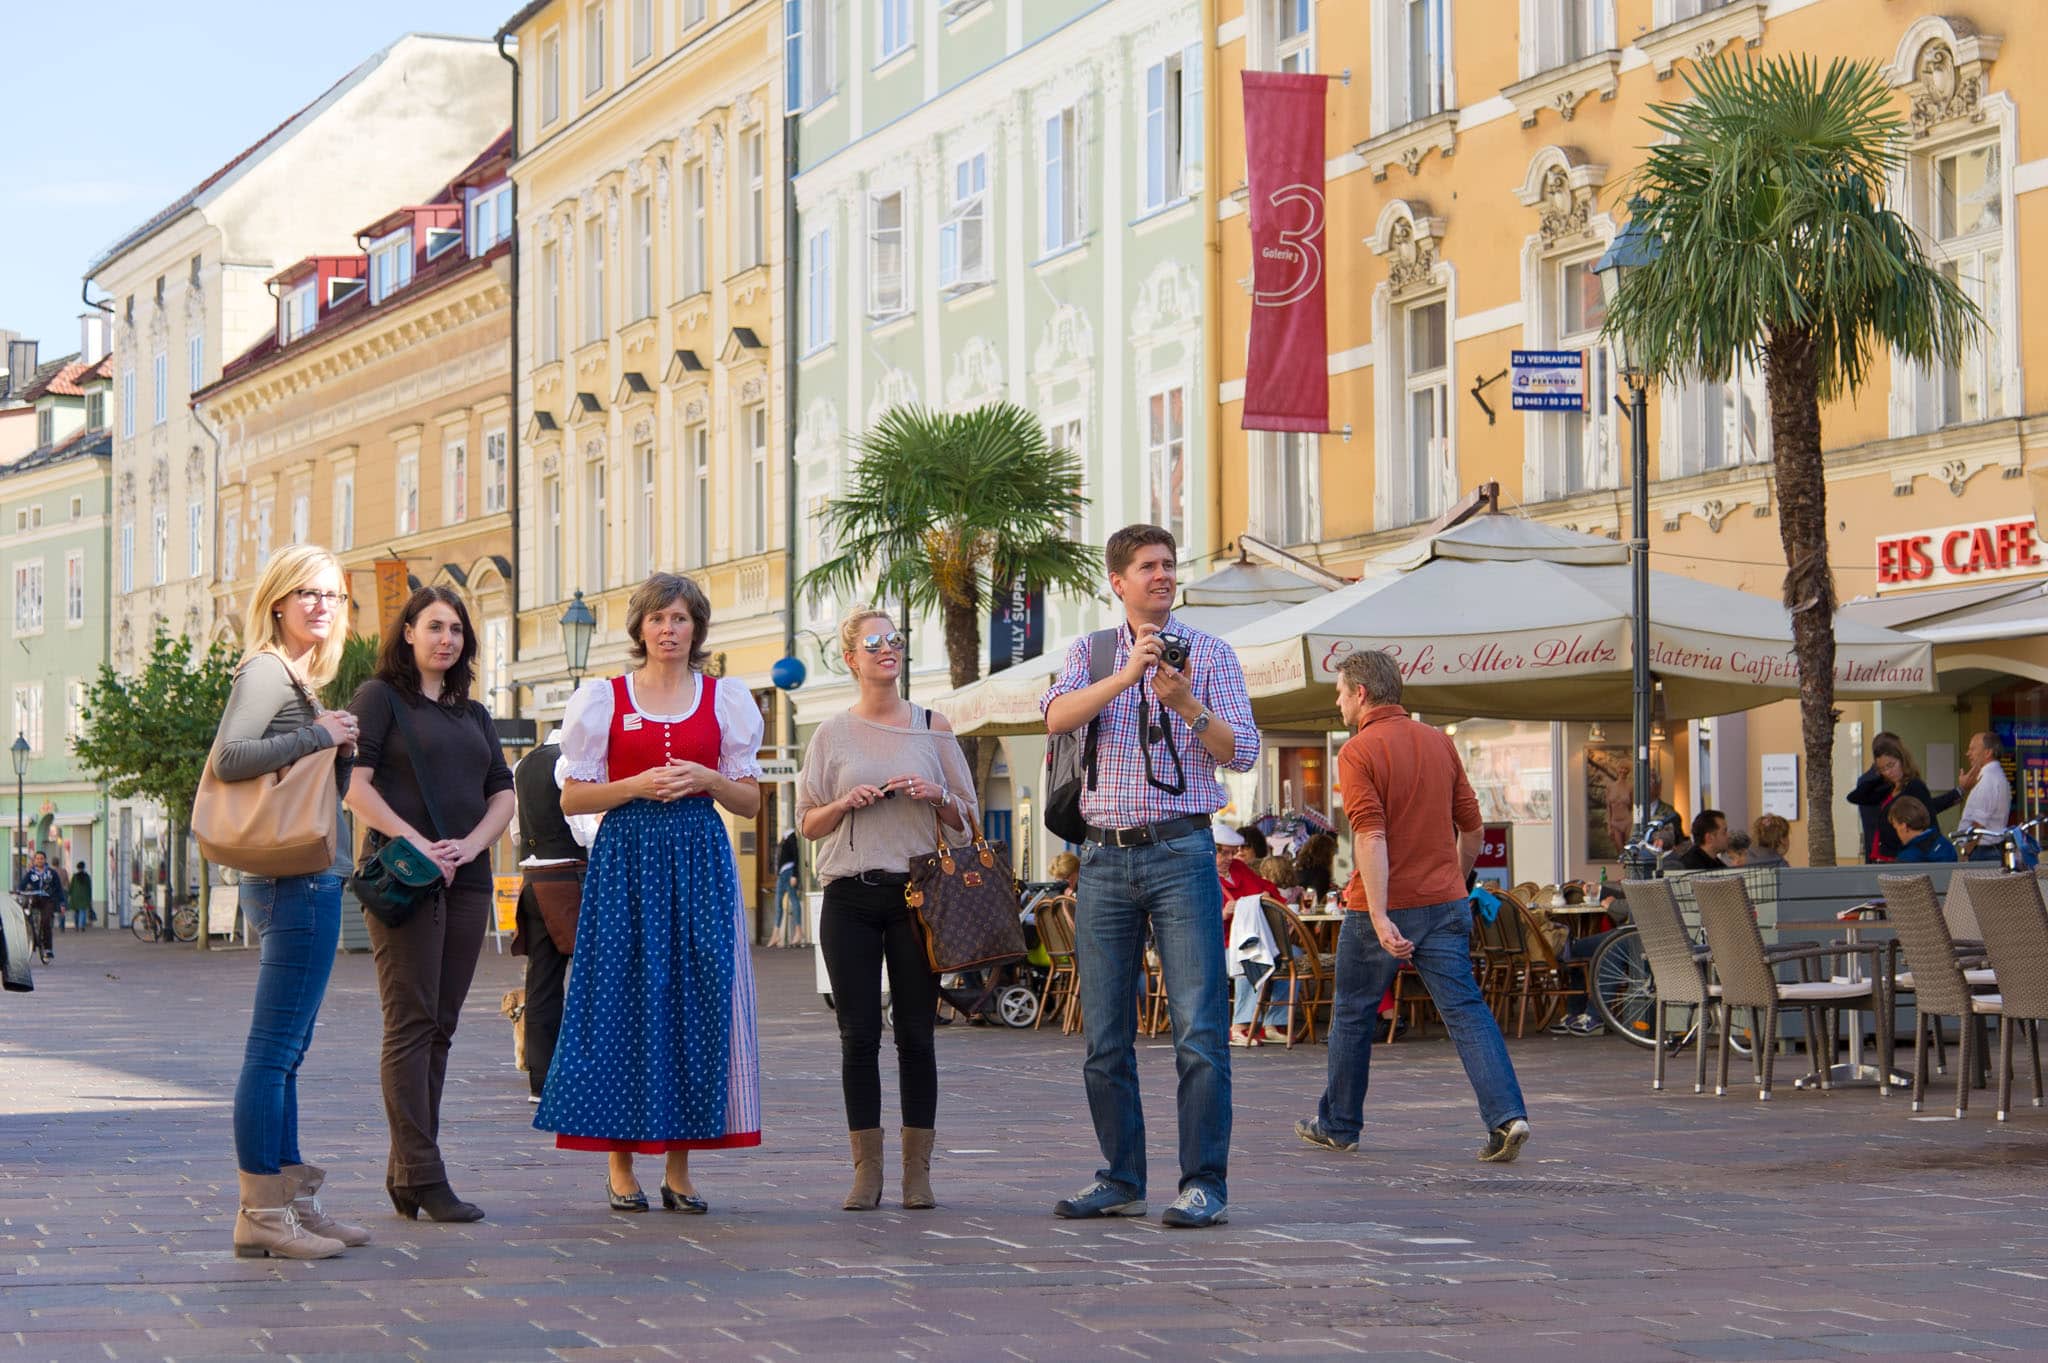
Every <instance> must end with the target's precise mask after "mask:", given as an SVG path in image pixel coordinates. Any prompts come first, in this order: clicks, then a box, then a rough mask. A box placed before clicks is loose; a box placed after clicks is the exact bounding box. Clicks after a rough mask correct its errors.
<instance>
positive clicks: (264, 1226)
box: [235, 1174, 347, 1259]
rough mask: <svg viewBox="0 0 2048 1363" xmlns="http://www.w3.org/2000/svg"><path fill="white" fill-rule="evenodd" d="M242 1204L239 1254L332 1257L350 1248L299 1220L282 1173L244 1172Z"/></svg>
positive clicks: (237, 1221) (250, 1256) (238, 1214)
mask: <svg viewBox="0 0 2048 1363" xmlns="http://www.w3.org/2000/svg"><path fill="white" fill-rule="evenodd" d="M239 1178H240V1181H241V1194H242V1205H241V1208H240V1210H239V1211H237V1212H236V1213H235V1257H236V1258H238V1259H260V1258H262V1257H263V1256H264V1255H266V1254H267V1255H269V1256H271V1257H272V1258H275V1259H332V1258H333V1257H334V1256H335V1255H337V1254H339V1253H341V1252H342V1250H344V1249H346V1248H347V1246H345V1245H343V1244H342V1243H341V1241H339V1240H331V1239H329V1238H328V1237H326V1236H324V1235H315V1234H313V1233H312V1232H311V1231H309V1230H307V1229H306V1228H305V1227H304V1226H301V1225H300V1224H299V1218H298V1214H297V1213H296V1212H294V1211H293V1210H292V1204H291V1199H290V1198H289V1196H288V1195H287V1194H286V1191H285V1181H284V1176H283V1175H282V1174H241V1175H239Z"/></svg>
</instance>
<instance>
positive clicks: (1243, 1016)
mask: <svg viewBox="0 0 2048 1363" xmlns="http://www.w3.org/2000/svg"><path fill="white" fill-rule="evenodd" d="M1230 983H1231V988H1232V990H1233V994H1232V998H1233V999H1234V1004H1233V1006H1232V1008H1231V1010H1230V1025H1231V1026H1233V1027H1247V1026H1250V1025H1251V1020H1252V1014H1253V1013H1255V1012H1257V1011H1258V1008H1259V986H1258V985H1255V984H1253V983H1252V982H1251V981H1250V980H1248V979H1246V978H1245V977H1244V976H1242V975H1233V976H1232V977H1231V980H1230ZM1292 991H1293V986H1292V985H1290V984H1288V983H1287V981H1285V980H1275V981H1273V993H1272V997H1271V998H1269V999H1267V1000H1266V1025H1267V1026H1268V1027H1285V1026H1286V1025H1287V996H1288V994H1289V993H1291V992H1292Z"/></svg>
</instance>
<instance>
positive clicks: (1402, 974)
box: [1387, 956, 1483, 1046]
mask: <svg viewBox="0 0 2048 1363" xmlns="http://www.w3.org/2000/svg"><path fill="white" fill-rule="evenodd" d="M1482 968H1483V967H1482V965H1481V963H1480V960H1479V958H1478V957H1476V956H1475V957H1473V960H1472V973H1473V975H1474V976H1475V977H1476V976H1479V973H1480V971H1481V969H1482ZM1393 990H1394V1009H1393V1011H1392V1012H1390V1013H1388V1014H1387V1044H1388V1045H1389V1046H1391V1045H1393V1044H1394V1043H1395V1042H1396V1041H1399V1040H1400V1039H1401V1010H1402V1009H1403V1008H1406V1009H1407V1010H1408V1025H1409V1027H1410V1028H1411V1029H1413V1030H1414V1032H1415V1036H1416V1038H1417V1039H1418V1040H1420V1039H1421V1037H1422V1034H1423V1032H1424V1031H1426V1030H1427V1029H1428V1027H1429V1015H1430V1013H1432V1012H1434V1011H1435V1009H1436V1001H1435V1000H1434V999H1432V998H1430V996H1429V989H1428V987H1427V986H1426V985H1424V984H1423V983H1422V972H1421V971H1419V970H1417V969H1416V968H1415V967H1414V965H1413V964H1411V963H1410V962H1407V961H1403V962H1401V968H1400V969H1399V970H1397V971H1395V972H1394V985H1393Z"/></svg>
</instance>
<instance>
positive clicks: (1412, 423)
mask: <svg viewBox="0 0 2048 1363" xmlns="http://www.w3.org/2000/svg"><path fill="white" fill-rule="evenodd" d="M1397 326H1398V332H1397V336H1398V340H1399V346H1400V352H1401V353H1400V356H1399V365H1400V369H1399V374H1400V380H1401V394H1400V401H1401V406H1400V411H1399V426H1400V435H1399V440H1398V442H1397V450H1398V453H1399V457H1400V459H1401V461H1402V478H1401V482H1402V483H1403V484H1404V485H1405V486H1406V488H1407V491H1408V516H1407V519H1408V520H1410V521H1424V520H1428V519H1429V518H1430V517H1432V516H1434V515H1436V514H1437V513H1438V512H1440V511H1442V510H1443V509H1444V508H1443V501H1444V500H1445V499H1444V498H1443V496H1442V495H1441V494H1442V486H1441V485H1442V482H1443V479H1442V476H1441V470H1442V468H1443V464H1444V460H1445V459H1446V458H1447V457H1448V456H1447V451H1448V449H1449V445H1448V441H1449V439H1450V403H1451V383H1450V318H1449V305H1448V304H1447V303H1446V302H1445V300H1443V299H1441V298H1438V299H1435V300H1434V301H1432V302H1427V303H1416V304H1413V305H1411V306H1409V307H1406V308H1403V309H1401V311H1400V313H1399V315H1398V321H1397Z"/></svg>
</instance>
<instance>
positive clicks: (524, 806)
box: [512, 729, 597, 1103]
mask: <svg viewBox="0 0 2048 1363" xmlns="http://www.w3.org/2000/svg"><path fill="white" fill-rule="evenodd" d="M561 756H562V731H561V730H560V729H557V730H555V731H554V732H553V733H551V734H549V735H548V741H547V742H545V743H543V744H541V745H540V746H539V747H538V748H535V749H534V750H533V751H532V752H530V753H528V754H526V756H524V757H522V758H520V759H519V765H518V766H516V767H514V768H513V769H512V788H513V791H514V793H515V794H516V795H517V797H518V822H517V823H516V825H515V827H516V828H517V829H518V839H519V847H520V850H521V852H522V854H523V855H522V856H521V857H520V859H519V871H520V884H519V908H518V916H517V920H516V927H515V930H514V931H513V933H512V954H513V955H514V956H524V957H525V958H526V1010H525V1012H524V1013H523V1014H522V1017H523V1018H524V1020H525V1024H526V1083H527V1092H528V1096H529V1098H530V1099H531V1100H532V1101H533V1102H536V1103H538V1102H539V1101H540V1096H541V1094H542V1093H543V1092H545V1091H546V1089H547V1086H548V1062H549V1061H551V1060H552V1059H554V1055H555V1037H556V1036H557V1035H558V1034H559V1033H560V1032H561V1030H562V995H563V992H564V990H565V988H566V987H567V985H568V981H569V960H570V957H571V956H572V955H574V953H575V951H576V917H577V913H578V911H579V910H580V909H581V908H582V905H583V873H584V869H585V867H586V866H587V865H588V861H587V859H586V857H585V855H584V848H585V847H586V846H587V845H588V844H589V842H590V840H591V838H592V837H594V836H595V835H596V833H597V820H596V819H593V818H590V817H589V816H587V815H585V816H582V817H579V818H576V819H571V818H569V817H567V816H566V815H564V814H563V813H562V789H561V785H560V783H559V782H558V781H557V780H556V779H555V764H556V762H557V761H558V760H559V759H560V758H561ZM579 825H582V826H580V827H579Z"/></svg>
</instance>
